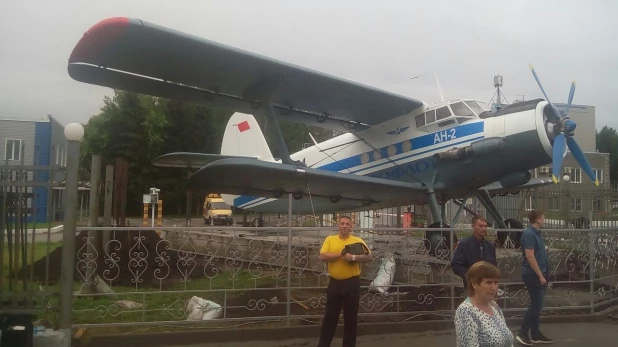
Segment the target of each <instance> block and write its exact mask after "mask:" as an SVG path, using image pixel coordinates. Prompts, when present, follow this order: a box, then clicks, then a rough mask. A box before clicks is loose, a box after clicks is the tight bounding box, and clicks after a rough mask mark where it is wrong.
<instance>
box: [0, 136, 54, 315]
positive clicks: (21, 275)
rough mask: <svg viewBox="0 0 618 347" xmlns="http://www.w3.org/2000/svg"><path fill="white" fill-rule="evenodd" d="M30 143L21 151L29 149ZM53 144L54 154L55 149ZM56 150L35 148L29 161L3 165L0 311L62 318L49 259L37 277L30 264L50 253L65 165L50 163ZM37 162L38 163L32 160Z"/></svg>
mask: <svg viewBox="0 0 618 347" xmlns="http://www.w3.org/2000/svg"><path fill="white" fill-rule="evenodd" d="M24 147H25V144H23V145H22V148H21V152H20V153H24V152H25V151H24ZM54 149H55V148H54V147H52V148H51V153H53V152H54ZM51 153H41V152H40V151H39V150H38V149H35V150H34V157H33V159H32V160H31V163H30V165H27V163H25V159H24V157H25V155H22V156H21V160H20V161H18V162H16V161H8V160H5V161H4V162H3V163H2V165H0V296H1V297H2V300H1V301H0V315H6V314H28V315H32V317H38V318H40V319H45V320H49V321H57V317H58V316H57V313H58V312H57V308H58V300H57V296H58V293H59V289H58V286H55V285H50V283H49V281H48V273H49V269H50V267H53V266H54V264H50V262H48V261H40V262H39V263H38V266H39V268H38V269H37V271H36V272H37V273H38V275H37V276H35V269H34V267H33V266H31V264H33V263H34V262H35V260H37V259H39V258H41V257H45V256H46V255H47V254H49V253H51V251H52V247H53V246H54V242H53V241H52V240H51V235H52V229H55V227H54V225H53V223H52V222H50V221H53V220H54V214H55V211H56V208H57V201H58V198H59V195H60V191H59V190H58V189H57V188H58V187H60V186H61V185H62V184H63V182H64V180H65V169H64V168H63V167H61V166H59V165H41V164H46V162H49V158H50V156H51ZM32 163H34V164H36V165H32Z"/></svg>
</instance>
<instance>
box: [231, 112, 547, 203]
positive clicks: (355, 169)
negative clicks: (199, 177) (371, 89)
mask: <svg viewBox="0 0 618 347" xmlns="http://www.w3.org/2000/svg"><path fill="white" fill-rule="evenodd" d="M546 105H547V102H545V101H540V100H538V101H536V102H531V103H526V104H522V106H520V107H514V108H513V110H512V111H511V113H508V112H502V113H506V114H502V115H501V112H497V113H490V112H485V113H484V114H483V116H484V117H486V118H479V117H474V118H458V117H455V116H454V115H453V116H452V117H450V118H449V117H446V118H444V119H443V120H441V122H435V123H433V124H430V125H425V126H423V127H417V121H416V120H415V119H416V116H418V115H419V114H423V113H424V112H426V111H427V110H430V109H431V108H426V109H423V110H418V111H416V113H412V114H407V115H403V116H400V117H397V118H395V119H392V120H390V121H387V122H384V123H382V124H380V125H377V126H373V127H371V128H370V129H367V130H363V131H359V132H357V133H346V134H343V135H340V136H337V137H334V138H332V139H330V140H327V141H324V142H322V143H318V144H317V145H314V146H311V147H308V148H306V149H303V150H301V151H299V152H296V153H293V154H291V158H292V159H293V160H299V161H301V162H304V163H306V165H307V166H308V167H311V168H316V169H320V170H327V171H333V172H341V173H349V174H354V175H363V176H372V177H378V178H383V179H391V180H399V181H407V182H411V183H418V184H419V185H423V184H425V185H428V186H432V187H433V188H434V190H435V192H436V193H437V194H445V195H446V196H447V197H448V198H457V197H463V196H465V195H466V193H468V192H469V191H470V190H475V189H478V188H480V187H484V186H486V185H488V184H491V183H494V182H497V181H500V183H501V184H502V186H503V187H505V188H506V187H512V186H518V185H521V184H525V183H526V182H527V181H528V180H529V179H530V175H529V170H532V169H534V168H536V167H539V166H542V165H545V164H547V163H551V153H552V147H551V143H550V140H549V138H548V136H547V133H546V131H545V126H544V119H543V112H544V108H545V106H546ZM436 108H437V107H436ZM453 120H454V122H452V121H453ZM449 122H451V124H446V125H445V126H440V125H441V124H444V123H449ZM454 149H460V150H459V151H457V150H454ZM449 151H450V152H449ZM310 188H311V187H309V190H310ZM425 199H426V198H425V196H423V195H422V194H411V195H410V196H409V197H406V198H403V199H396V200H392V201H382V202H380V203H377V204H374V205H373V206H364V207H361V206H360V204H359V203H358V202H346V201H340V202H337V203H332V202H331V201H330V200H329V199H327V198H318V197H312V198H311V197H310V196H305V197H303V198H302V199H300V200H295V201H293V212H294V213H298V214H304V213H328V212H334V211H341V210H354V209H361V208H362V209H371V208H385V207H390V206H401V205H408V204H424V203H425V202H426V201H425ZM226 201H227V202H228V203H230V204H233V205H234V206H236V207H240V208H243V209H247V210H251V211H256V212H274V213H281V212H284V211H287V208H288V201H287V198H286V197H285V196H284V197H282V198H279V199H277V198H274V197H273V198H264V197H249V196H230V195H228V196H226Z"/></svg>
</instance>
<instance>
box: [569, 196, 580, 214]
mask: <svg viewBox="0 0 618 347" xmlns="http://www.w3.org/2000/svg"><path fill="white" fill-rule="evenodd" d="M581 211H582V199H581V198H572V199H571V212H581Z"/></svg>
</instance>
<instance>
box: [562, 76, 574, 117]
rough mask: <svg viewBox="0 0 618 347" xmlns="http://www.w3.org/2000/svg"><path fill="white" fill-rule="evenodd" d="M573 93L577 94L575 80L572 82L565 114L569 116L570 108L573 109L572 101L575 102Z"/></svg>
mask: <svg viewBox="0 0 618 347" xmlns="http://www.w3.org/2000/svg"><path fill="white" fill-rule="evenodd" d="M573 95H575V81H573V83H571V91H570V92H569V101H568V102H567V107H566V111H565V112H564V116H565V117H568V116H569V110H570V109H571V103H572V102H573Z"/></svg>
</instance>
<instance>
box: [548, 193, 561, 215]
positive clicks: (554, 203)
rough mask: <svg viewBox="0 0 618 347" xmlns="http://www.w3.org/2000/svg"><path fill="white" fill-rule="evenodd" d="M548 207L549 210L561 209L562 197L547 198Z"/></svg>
mask: <svg viewBox="0 0 618 347" xmlns="http://www.w3.org/2000/svg"><path fill="white" fill-rule="evenodd" d="M547 209H548V210H549V211H560V198H558V197H555V196H554V197H550V198H549V199H548V200H547Z"/></svg>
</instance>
